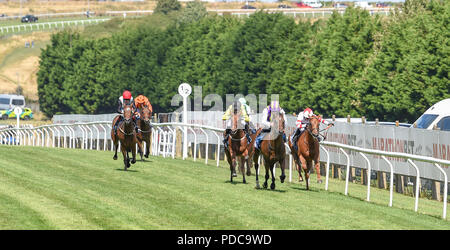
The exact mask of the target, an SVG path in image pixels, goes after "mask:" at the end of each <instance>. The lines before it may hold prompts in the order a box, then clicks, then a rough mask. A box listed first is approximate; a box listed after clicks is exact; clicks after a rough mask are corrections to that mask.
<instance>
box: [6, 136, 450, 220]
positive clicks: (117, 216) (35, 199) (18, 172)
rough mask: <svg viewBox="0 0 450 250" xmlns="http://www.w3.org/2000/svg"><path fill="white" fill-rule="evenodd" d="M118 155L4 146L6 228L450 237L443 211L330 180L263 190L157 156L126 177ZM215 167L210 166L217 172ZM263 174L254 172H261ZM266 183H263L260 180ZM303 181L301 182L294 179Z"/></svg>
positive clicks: (224, 173) (220, 171)
mask: <svg viewBox="0 0 450 250" xmlns="http://www.w3.org/2000/svg"><path fill="white" fill-rule="evenodd" d="M112 156H113V154H112V153H111V152H103V151H88V150H80V149H53V148H39V147H23V146H20V147H17V146H3V145H0V229H450V221H448V220H443V219H441V218H440V216H441V213H442V203H441V202H437V201H431V200H425V199H420V202H419V212H418V213H416V212H414V211H413V207H414V199H413V198H412V197H407V196H404V195H397V194H396V195H395V196H394V207H388V206H387V203H388V199H389V193H388V192H387V191H386V190H381V189H377V188H373V189H372V192H371V193H372V196H371V202H366V201H364V198H365V195H366V193H365V191H366V187H365V186H362V185H358V184H350V185H349V196H345V195H343V189H344V182H343V181H338V180H330V191H325V190H324V184H316V183H315V176H313V179H312V189H311V190H310V191H306V190H305V186H304V184H303V183H301V184H299V183H298V182H293V183H283V184H281V183H280V181H279V178H278V176H279V175H280V171H279V169H277V182H276V184H277V186H276V190H274V191H272V190H270V189H269V190H264V189H261V190H256V189H255V188H254V185H255V177H254V175H252V176H251V177H248V178H247V180H248V184H242V181H241V180H242V177H241V176H240V175H239V177H237V178H235V183H230V182H229V169H228V168H227V167H225V165H224V163H222V167H219V168H217V167H215V166H213V165H205V164H204V163H203V162H202V161H200V162H193V161H192V160H186V161H183V160H181V159H175V160H174V159H171V158H162V157H150V158H149V159H148V160H147V161H145V162H140V161H138V162H137V163H136V164H134V165H132V166H131V168H130V169H129V171H127V172H125V171H123V162H122V156H121V155H119V160H117V161H114V160H113V159H112ZM214 163H215V162H214V161H211V164H214ZM252 170H253V172H254V169H252ZM260 177H261V178H262V175H260ZM294 179H295V178H294Z"/></svg>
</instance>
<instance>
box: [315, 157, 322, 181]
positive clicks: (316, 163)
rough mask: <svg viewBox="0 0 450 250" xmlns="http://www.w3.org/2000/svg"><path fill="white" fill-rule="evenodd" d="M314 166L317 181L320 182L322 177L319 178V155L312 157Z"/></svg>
mask: <svg viewBox="0 0 450 250" xmlns="http://www.w3.org/2000/svg"><path fill="white" fill-rule="evenodd" d="M314 168H315V169H316V173H317V183H322V179H321V178H320V161H319V156H316V157H315V159H314Z"/></svg>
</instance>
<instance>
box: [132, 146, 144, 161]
mask: <svg viewBox="0 0 450 250" xmlns="http://www.w3.org/2000/svg"><path fill="white" fill-rule="evenodd" d="M132 145H133V146H132V147H131V155H132V156H133V158H132V159H131V164H135V163H136V143H133V144H132ZM138 146H139V143H138ZM141 159H142V150H141Z"/></svg>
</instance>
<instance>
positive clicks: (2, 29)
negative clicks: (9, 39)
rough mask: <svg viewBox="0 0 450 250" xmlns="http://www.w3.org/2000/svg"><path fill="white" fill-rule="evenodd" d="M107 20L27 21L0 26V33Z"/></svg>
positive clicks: (82, 24)
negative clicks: (27, 22) (26, 22)
mask: <svg viewBox="0 0 450 250" xmlns="http://www.w3.org/2000/svg"><path fill="white" fill-rule="evenodd" d="M108 20H110V18H102V19H86V20H73V21H59V22H46V23H29V24H21V25H12V26H0V34H8V33H16V32H24V31H37V30H45V29H52V28H53V29H57V28H64V27H68V26H85V25H92V24H98V23H99V22H105V21H108Z"/></svg>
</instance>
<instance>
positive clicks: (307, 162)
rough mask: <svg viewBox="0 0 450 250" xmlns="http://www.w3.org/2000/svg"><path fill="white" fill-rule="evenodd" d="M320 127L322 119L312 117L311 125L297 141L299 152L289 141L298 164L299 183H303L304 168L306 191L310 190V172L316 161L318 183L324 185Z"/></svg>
mask: <svg viewBox="0 0 450 250" xmlns="http://www.w3.org/2000/svg"><path fill="white" fill-rule="evenodd" d="M319 125H320V117H318V116H315V115H314V116H312V117H311V119H310V120H309V124H308V125H307V126H306V129H305V131H303V133H302V134H301V135H300V137H299V138H298V140H297V151H295V150H294V148H293V145H292V143H291V140H289V148H290V149H291V153H292V156H293V158H294V161H295V163H296V164H297V170H298V175H299V177H298V178H299V181H303V178H302V171H301V168H300V164H301V167H302V168H303V171H304V172H305V178H306V189H307V190H309V172H310V170H311V168H312V161H314V164H315V166H314V167H315V169H316V172H317V182H318V183H322V180H321V179H320V168H319V167H320V165H319V164H320V162H319V157H320V151H319V136H320V134H319Z"/></svg>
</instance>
